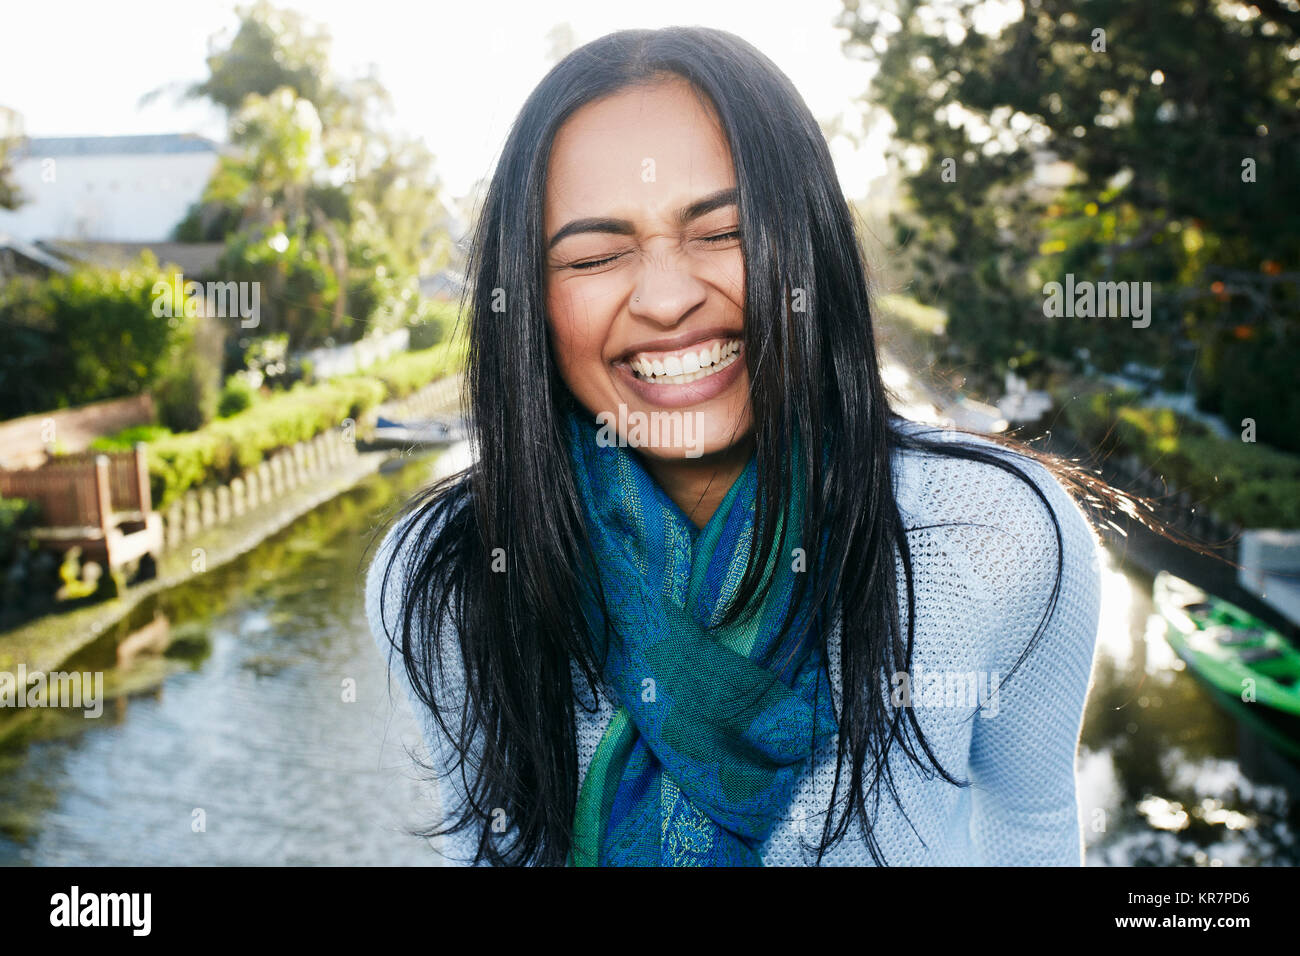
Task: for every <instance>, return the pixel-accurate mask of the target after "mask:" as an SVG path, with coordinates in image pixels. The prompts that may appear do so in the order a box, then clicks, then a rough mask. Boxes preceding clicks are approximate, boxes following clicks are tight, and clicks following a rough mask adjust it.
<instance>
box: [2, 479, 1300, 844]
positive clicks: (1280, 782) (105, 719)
mask: <svg viewBox="0 0 1300 956" xmlns="http://www.w3.org/2000/svg"><path fill="white" fill-rule="evenodd" d="M431 465H432V462H431V460H429V459H423V460H418V459H417V460H414V461H411V462H410V463H409V464H406V465H405V467H403V468H401V469H400V470H397V471H390V472H388V473H382V474H378V475H375V476H373V477H371V478H370V479H368V480H366V481H365V482H363V483H362V484H361V485H359V486H358V487H356V488H355V489H353V490H352V491H350V492H348V493H347V494H344V495H342V496H340V497H338V498H336V499H335V500H333V501H331V502H329V503H327V504H325V505H323V506H321V507H320V508H318V509H316V510H315V511H313V512H311V513H310V514H308V515H306V516H304V517H303V518H302V519H300V520H299V521H297V522H295V523H294V524H293V525H292V526H291V527H290V528H288V529H286V530H285V531H283V532H281V533H279V534H277V535H275V536H273V537H272V538H270V539H268V540H267V541H265V542H264V543H263V544H261V545H260V546H258V547H257V548H256V549H254V550H253V551H251V552H249V553H248V554H246V555H244V556H243V557H241V558H239V559H238V560H236V561H233V562H231V563H230V564H227V565H225V566H222V567H220V568H216V569H213V570H211V571H207V572H204V573H202V574H199V575H197V576H196V577H195V578H194V579H193V580H191V581H190V582H188V583H186V584H184V585H181V586H179V587H176V588H173V589H171V590H169V591H167V592H164V593H162V594H159V595H157V596H155V597H154V598H152V599H150V600H148V601H146V602H144V603H143V604H142V605H141V606H140V607H139V608H137V609H136V611H135V613H133V614H132V616H131V619H130V620H129V621H127V622H124V623H123V625H122V627H121V628H120V629H118V630H115V631H114V632H112V633H109V634H106V635H105V636H104V638H103V639H101V640H100V641H99V642H98V643H97V644H96V645H94V646H92V647H90V648H88V649H87V650H86V651H84V652H83V653H82V654H81V655H79V658H78V659H76V660H74V661H72V662H70V663H69V665H68V666H67V667H66V668H65V669H66V670H70V669H77V668H80V669H87V670H98V669H102V670H104V671H105V673H106V674H107V688H108V690H110V691H111V692H112V693H113V694H115V695H117V696H116V699H115V700H113V701H111V702H110V703H109V705H108V706H107V707H106V709H105V711H104V714H103V716H101V717H99V718H98V719H86V718H84V717H83V716H80V715H69V714H64V713H59V712H55V711H44V712H39V713H37V712H36V711H31V712H28V713H27V714H25V715H23V720H24V722H23V723H22V725H21V726H20V727H18V728H17V729H14V728H13V727H12V726H11V727H10V728H9V731H8V733H5V732H4V730H3V728H0V739H3V740H4V743H3V744H0V863H3V864H20V865H21V864H91V865H94V864H144V865H153V864H182V865H194V864H254V865H258V864H339V865H366V864H410V865H429V864H432V863H435V862H436V859H437V858H436V856H435V855H434V854H433V853H432V852H431V849H430V847H429V845H428V843H427V842H426V841H424V840H422V839H420V838H417V837H414V836H411V835H410V830H411V829H412V828H413V827H417V826H420V825H422V824H427V823H429V822H431V821H432V820H433V819H434V818H435V816H436V814H437V807H436V806H435V804H434V803H433V802H432V799H431V797H430V795H429V793H428V791H427V789H426V788H425V787H424V786H423V785H422V784H421V783H420V782H419V780H418V773H417V771H416V770H415V769H414V767H413V765H412V762H411V760H410V758H409V756H408V754H407V748H412V749H414V750H415V751H416V752H417V753H418V752H419V746H420V742H419V735H418V733H417V731H416V728H415V723H414V720H413V719H412V717H411V715H410V711H409V709H408V707H407V704H406V701H405V699H404V698H402V697H401V696H400V695H399V694H398V693H397V692H396V690H395V691H394V696H393V698H392V701H393V702H395V704H396V706H395V707H393V706H391V703H390V698H389V695H388V687H387V681H386V675H385V673H384V668H383V662H382V660H381V658H380V656H379V654H378V653H377V651H376V648H375V645H374V643H373V641H372V639H371V637H370V635H369V632H368V629H367V625H366V621H365V618H364V614H363V601H362V593H361V582H362V578H363V569H364V564H365V561H366V559H367V558H368V557H369V553H370V552H367V550H366V548H367V545H368V544H369V543H370V538H371V534H372V532H373V530H374V529H375V528H376V527H378V526H379V524H380V523H381V522H382V521H383V520H384V519H385V517H386V516H387V514H388V513H389V512H390V511H391V509H392V508H393V507H394V506H395V505H398V504H400V503H401V501H403V500H404V499H405V498H406V497H407V496H408V495H409V494H411V493H412V492H413V491H414V490H415V489H416V488H418V487H420V486H421V485H422V484H424V483H425V482H426V481H427V480H428V477H429V471H430V468H431ZM371 551H373V548H371ZM1103 565H1104V571H1103V574H1104V593H1103V607H1102V621H1101V630H1100V637H1099V648H1098V654H1097V660H1096V664H1095V667H1094V680H1095V686H1094V688H1093V690H1092V693H1091V696H1090V698H1089V703H1088V708H1087V714H1086V718H1085V724H1084V730H1083V736H1082V742H1081V750H1080V755H1079V799H1080V805H1081V812H1082V816H1083V822H1084V827H1085V840H1086V846H1087V862H1088V864H1089V865H1103V866H1104V865H1191V866H1195V865H1205V866H1214V865H1226V866H1234V865H1253V864H1279V865H1294V864H1295V863H1296V862H1297V861H1300V851H1298V849H1297V834H1298V833H1300V819H1298V817H1297V803H1298V801H1297V799H1296V794H1297V793H1300V784H1297V783H1296V779H1295V776H1294V775H1295V771H1294V769H1292V768H1290V767H1289V765H1287V764H1285V763H1284V762H1282V761H1281V760H1280V759H1279V758H1278V757H1277V756H1276V755H1274V754H1271V753H1270V752H1268V751H1267V750H1266V748H1264V747H1263V745H1261V744H1259V743H1257V742H1255V741H1253V740H1251V739H1250V738H1249V736H1248V735H1246V734H1245V733H1244V732H1241V731H1239V728H1238V727H1237V725H1236V723H1235V722H1234V721H1233V720H1232V719H1231V718H1230V717H1228V716H1227V715H1225V714H1224V713H1223V712H1221V711H1220V710H1219V709H1218V708H1217V707H1216V706H1215V705H1214V703H1213V702H1212V701H1211V699H1210V698H1209V697H1208V695H1207V694H1206V693H1205V692H1204V691H1203V690H1202V689H1201V687H1200V686H1199V685H1198V684H1197V683H1196V681H1195V680H1194V679H1193V678H1192V677H1191V675H1189V674H1188V673H1186V672H1185V671H1184V670H1182V669H1181V667H1180V666H1179V663H1178V661H1177V659H1176V658H1175V657H1174V655H1173V653H1172V652H1171V651H1170V650H1169V648H1168V646H1167V645H1166V644H1165V642H1164V638H1163V634H1162V629H1161V628H1160V627H1159V625H1158V621H1157V619H1156V618H1155V616H1154V608H1153V607H1152V604H1151V599H1150V593H1151V580H1150V578H1149V577H1148V576H1146V575H1144V574H1143V573H1142V572H1140V571H1137V570H1134V569H1131V568H1125V567H1123V566H1121V565H1120V564H1119V562H1118V561H1117V559H1116V557H1115V556H1114V555H1111V554H1110V553H1108V554H1107V555H1106V557H1105V560H1104V562H1103ZM160 632H162V633H165V637H164V638H163V639H162V641H161V643H162V644H165V645H167V650H166V652H165V653H162V654H159V653H154V652H148V651H142V652H141V653H140V654H138V655H137V656H136V657H135V658H134V659H133V660H131V661H127V662H123V663H121V664H120V665H119V664H118V662H117V656H116V655H117V646H118V644H119V642H121V641H122V640H123V638H124V637H126V636H127V635H129V634H135V635H137V636H138V635H141V634H144V635H146V637H147V636H148V635H150V634H154V635H157V634H158V633H160ZM134 640H135V639H133V642H134ZM349 688H355V693H354V694H350V693H348V691H349ZM33 715H35V717H33ZM8 719H14V718H13V717H12V716H11V717H9V718H8ZM1288 774H1291V776H1290V777H1288Z"/></svg>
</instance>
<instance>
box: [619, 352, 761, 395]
mask: <svg viewBox="0 0 1300 956" xmlns="http://www.w3.org/2000/svg"><path fill="white" fill-rule="evenodd" d="M744 358H745V350H744V349H743V348H742V349H741V350H740V351H739V352H737V353H736V359H735V361H734V362H732V363H731V364H730V365H728V366H727V367H726V368H724V369H723V370H722V371H721V372H714V373H713V374H712V375H708V376H705V377H704V378H697V379H696V380H695V381H693V382H687V383H686V384H684V385H655V384H653V383H652V382H647V381H646V380H645V379H643V378H638V377H637V375H636V373H635V372H633V371H632V367H631V366H630V365H627V364H625V363H619V364H617V365H615V366H614V368H616V369H618V374H619V375H620V376H621V377H622V379H623V381H624V382H625V383H626V384H627V387H628V388H630V389H632V391H633V392H635V393H636V394H637V395H638V396H639V397H640V398H641V399H642V400H643V401H645V402H646V403H647V404H649V405H657V406H659V407H660V408H689V407H690V406H691V405H699V404H700V403H701V402H707V401H708V400H709V399H711V398H716V397H717V396H718V395H721V394H722V393H723V392H724V391H726V390H727V389H728V388H730V387H731V385H732V384H733V383H734V382H735V381H736V380H737V379H738V378H740V373H741V372H742V371H743V370H744V367H745V362H744Z"/></svg>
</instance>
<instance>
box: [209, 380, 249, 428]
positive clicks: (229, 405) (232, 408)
mask: <svg viewBox="0 0 1300 956" xmlns="http://www.w3.org/2000/svg"><path fill="white" fill-rule="evenodd" d="M256 397H257V390H256V389H254V388H253V386H252V385H251V384H250V383H249V381H248V379H247V378H246V377H244V376H243V375H231V376H229V377H228V378H227V379H226V384H225V386H224V387H223V388H222V389H221V400H220V401H219V402H218V403H217V417H218V418H230V417H231V416H232V415H238V414H239V413H240V412H242V411H244V409H246V408H249V407H250V406H251V405H252V404H253V399H254V398H256Z"/></svg>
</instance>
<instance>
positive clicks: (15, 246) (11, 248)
mask: <svg viewBox="0 0 1300 956" xmlns="http://www.w3.org/2000/svg"><path fill="white" fill-rule="evenodd" d="M9 256H17V257H19V258H21V259H25V260H26V261H27V262H29V263H31V264H32V265H33V266H35V267H36V268H37V269H45V270H47V271H50V272H68V271H70V268H71V267H70V266H69V265H68V264H67V263H66V262H64V261H63V260H62V259H60V258H58V257H57V256H54V255H51V254H50V253H49V252H46V251H45V250H44V249H42V248H40V247H39V246H36V245H33V244H32V243H30V242H24V241H23V240H21V239H18V238H16V237H14V236H11V235H8V234H7V233H3V232H0V274H4V273H6V272H8V271H9V270H8V268H7V267H6V263H5V262H4V261H3V260H4V259H6V258H7V257H9Z"/></svg>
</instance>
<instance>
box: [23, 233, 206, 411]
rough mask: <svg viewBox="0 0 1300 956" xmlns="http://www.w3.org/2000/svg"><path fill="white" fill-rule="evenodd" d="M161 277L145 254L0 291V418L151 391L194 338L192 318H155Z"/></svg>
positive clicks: (152, 260) (24, 280) (27, 281)
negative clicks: (118, 265)
mask: <svg viewBox="0 0 1300 956" xmlns="http://www.w3.org/2000/svg"><path fill="white" fill-rule="evenodd" d="M163 278H164V276H163V270H162V269H160V268H159V266H158V263H157V260H155V259H154V258H153V257H152V256H151V255H149V254H148V253H145V254H144V255H142V256H141V258H140V259H139V260H138V261H137V262H136V263H135V264H134V265H132V266H130V267H129V268H124V269H99V268H93V267H89V266H86V267H82V268H78V269H76V270H74V271H73V272H71V273H68V274H66V275H57V274H56V275H52V276H50V277H49V278H48V279H45V280H38V279H33V278H28V277H20V278H15V279H12V280H10V281H8V282H6V283H4V284H3V285H2V286H0V418H12V417H17V416H21V415H26V414H32V413H35V412H43V411H48V410H51V409H56V408H66V407H68V406H72V405H82V404H85V403H87V402H95V401H100V400H103V399H109V398H121V397H125V396H128V395H135V394H139V393H141V392H145V391H148V390H149V389H150V388H151V387H152V386H153V385H154V384H155V383H156V382H158V381H159V380H160V379H161V378H162V377H163V375H164V374H165V373H166V372H167V371H168V370H169V368H168V367H169V364H170V363H171V362H172V361H173V359H174V358H175V352H176V349H177V347H178V344H179V343H180V342H182V341H184V340H185V339H186V337H187V336H192V335H193V330H192V328H191V327H190V326H191V325H192V320H191V319H187V318H186V317H184V316H183V315H182V316H181V317H168V316H166V315H165V314H163V315H159V314H156V312H158V311H164V312H165V310H155V308H154V302H155V299H156V296H155V293H154V291H153V290H154V286H155V283H157V282H159V281H160V280H162V279H163ZM165 294H166V295H170V289H169V290H168V291H167V293H165ZM182 311H183V310H182Z"/></svg>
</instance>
